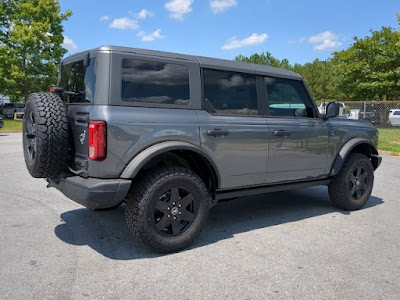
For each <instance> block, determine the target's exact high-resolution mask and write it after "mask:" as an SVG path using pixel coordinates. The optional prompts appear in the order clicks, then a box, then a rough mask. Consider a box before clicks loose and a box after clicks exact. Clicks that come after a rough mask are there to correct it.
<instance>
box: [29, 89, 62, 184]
mask: <svg viewBox="0 0 400 300" xmlns="http://www.w3.org/2000/svg"><path fill="white" fill-rule="evenodd" d="M22 139H23V147H24V149H23V151H24V157H25V163H26V166H27V168H28V171H29V173H30V174H31V175H32V176H33V177H36V178H55V177H59V176H60V174H61V173H62V172H63V171H64V170H65V169H66V165H67V160H68V150H69V141H70V136H69V126H68V118H67V107H66V104H65V103H64V101H62V99H61V98H60V97H59V96H57V95H55V94H47V93H34V94H31V95H29V97H28V101H27V102H26V105H25V114H24V123H23V136H22Z"/></svg>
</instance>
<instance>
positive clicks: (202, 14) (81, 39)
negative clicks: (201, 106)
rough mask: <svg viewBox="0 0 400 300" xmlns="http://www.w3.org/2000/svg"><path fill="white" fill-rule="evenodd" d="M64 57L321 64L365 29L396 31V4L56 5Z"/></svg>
mask: <svg viewBox="0 0 400 300" xmlns="http://www.w3.org/2000/svg"><path fill="white" fill-rule="evenodd" d="M60 5H61V9H62V11H65V10H66V9H71V10H72V12H73V16H72V17H71V18H70V19H69V20H68V21H67V22H65V24H64V36H65V39H64V43H65V46H66V47H67V48H68V49H69V54H71V53H74V52H79V51H83V50H87V49H90V48H95V47H98V46H100V45H121V46H128V47H137V48H146V49H155V50H162V51H171V52H178V53H184V54H195V55H201V56H211V57H217V58H225V59H233V58H234V57H235V56H236V55H239V54H243V55H251V54H253V53H261V52H263V51H269V52H271V53H272V54H273V55H274V56H275V57H277V58H279V59H282V58H288V59H289V61H290V62H291V63H295V62H298V63H305V62H308V61H312V60H314V59H315V58H320V59H326V58H328V57H329V56H330V54H331V53H332V51H335V50H341V49H345V48H347V47H348V46H349V45H350V44H351V43H352V38H353V37H354V36H358V37H364V36H366V35H367V34H368V33H369V30H370V29H380V28H381V26H392V27H394V28H396V27H397V19H396V11H398V12H400V1H399V0H381V1H367V0H364V1H359V0H347V1H343V0H336V1H323V0H320V1H316V0H308V1H307V0H305V1H294V0H292V1H289V0H280V1H278V0H246V1H245V0H165V1H161V0H148V1H145V0H136V1H128V0H113V1H105V0H97V1H94V0H79V1H78V0H60Z"/></svg>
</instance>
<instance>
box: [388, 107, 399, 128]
mask: <svg viewBox="0 0 400 300" xmlns="http://www.w3.org/2000/svg"><path fill="white" fill-rule="evenodd" d="M389 123H390V125H392V126H400V109H391V110H390V112H389Z"/></svg>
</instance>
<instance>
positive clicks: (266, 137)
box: [23, 46, 381, 252]
mask: <svg viewBox="0 0 400 300" xmlns="http://www.w3.org/2000/svg"><path fill="white" fill-rule="evenodd" d="M339 106H340V105H339V104H338V103H330V104H329V105H328V106H327V111H326V114H322V115H321V114H320V113H319V112H318V109H317V107H316V105H315V102H314V101H313V99H312V96H311V95H310V92H309V90H308V89H307V86H306V85H305V83H304V81H303V79H302V77H300V76H299V75H298V74H296V73H293V72H291V71H287V70H283V69H276V68H270V67H266V66H261V65H255V64H246V63H239V62H234V61H227V60H220V59H213V58H207V57H199V56H190V55H181V54H175V53H167V52H158V51H150V50H142V49H133V48H124V47H115V46H104V47H100V48H97V49H93V50H89V51H85V52H82V53H78V54H75V55H72V56H70V57H68V58H66V59H64V60H63V62H62V65H61V68H60V76H59V82H58V85H57V87H53V88H52V89H51V93H35V94H31V95H30V96H29V99H28V101H27V103H26V109H25V116H24V125H23V144H24V156H25V162H26V165H27V168H28V170H29V172H30V174H31V175H32V176H33V177H36V178H46V179H47V181H48V186H49V187H50V186H51V187H55V188H57V189H58V190H59V191H61V192H62V193H63V194H64V195H65V196H67V197H68V198H70V199H72V200H74V201H76V202H78V203H80V204H82V205H84V206H86V207H88V208H91V209H95V210H97V209H107V208H112V207H116V206H118V205H119V204H121V203H122V202H126V222H127V225H128V227H129V228H130V230H131V232H132V233H133V235H134V236H135V237H137V238H138V239H139V240H140V241H142V242H143V243H144V244H145V245H146V246H147V247H149V248H150V249H152V250H153V251H156V252H172V251H178V250H180V249H183V248H186V247H187V246H189V245H190V244H191V243H192V242H193V241H194V240H195V239H196V238H197V236H198V235H199V234H200V232H201V230H202V228H203V227H204V225H205V223H206V220H207V215H208V211H209V208H210V207H211V206H212V205H214V204H215V203H217V202H218V201H220V200H226V199H233V198H237V197H242V196H248V195H255V194H263V193H268V192H275V191H284V190H289V189H296V188H304V187H308V186H316V185H328V188H329V195H330V198H331V199H332V202H333V203H334V204H335V205H336V206H338V207H339V208H341V209H346V210H355V209H360V208H361V207H363V206H364V205H365V203H366V202H367V201H368V199H369V197H370V195H371V191H372V186H373V181H374V170H375V169H376V168H378V166H379V165H380V162H381V158H380V157H379V156H378V151H377V142H378V132H377V130H376V129H375V128H374V126H373V125H372V124H371V123H370V122H369V121H362V120H346V119H343V118H337V116H338V114H339Z"/></svg>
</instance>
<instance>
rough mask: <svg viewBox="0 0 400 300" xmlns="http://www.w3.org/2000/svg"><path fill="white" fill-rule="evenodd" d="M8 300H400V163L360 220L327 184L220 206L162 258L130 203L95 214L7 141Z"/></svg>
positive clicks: (1, 248)
mask: <svg viewBox="0 0 400 300" xmlns="http://www.w3.org/2000/svg"><path fill="white" fill-rule="evenodd" d="M0 166H1V173H0V295H1V296H0V298H1V299H399V298H400V280H399V278H400V158H397V157H387V156H386V157H384V159H383V162H382V166H381V167H380V169H379V170H378V171H377V172H376V174H375V177H376V181H375V187H374V190H373V193H372V194H373V197H372V198H371V199H370V201H369V202H368V204H367V206H366V207H365V208H364V209H362V210H360V211H356V212H351V213H349V212H345V211H341V210H338V209H335V208H334V207H332V206H331V204H330V202H329V198H328V193H327V189H326V188H325V187H313V188H308V189H304V190H298V191H291V192H281V193H274V194H268V195H263V196H257V197H250V198H243V199H237V200H234V201H231V202H224V203H220V204H218V205H216V206H215V207H213V208H212V210H211V212H210V217H209V220H208V223H207V226H206V228H205V230H204V231H203V233H202V234H201V236H200V238H199V239H198V240H197V242H196V243H195V244H194V245H192V246H191V247H190V249H188V250H186V251H183V252H180V253H175V254H170V255H156V254H153V253H150V252H148V251H147V250H146V249H145V248H143V247H142V246H141V245H140V244H138V243H137V242H136V241H135V240H133V238H131V236H130V234H129V232H128V229H127V227H126V226H125V222H124V209H125V207H124V206H121V207H119V208H117V209H114V210H111V211H103V212H94V211H91V210H89V209H85V208H83V207H82V206H80V205H78V204H75V203H74V202H72V201H70V200H68V199H67V198H65V197H64V196H63V195H62V194H61V193H59V192H58V191H57V190H55V189H47V188H46V182H45V181H44V180H43V179H34V178H31V177H30V175H29V174H28V171H27V170H26V168H25V165H24V161H23V155H22V146H21V134H8V133H6V134H4V133H1V132H0Z"/></svg>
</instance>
